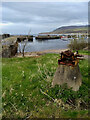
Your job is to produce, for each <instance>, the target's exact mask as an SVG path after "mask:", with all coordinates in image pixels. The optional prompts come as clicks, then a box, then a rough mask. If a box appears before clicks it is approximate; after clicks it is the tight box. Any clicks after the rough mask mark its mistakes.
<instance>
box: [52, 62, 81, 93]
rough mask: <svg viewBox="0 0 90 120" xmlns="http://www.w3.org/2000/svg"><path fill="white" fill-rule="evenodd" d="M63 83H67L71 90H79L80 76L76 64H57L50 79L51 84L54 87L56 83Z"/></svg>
mask: <svg viewBox="0 0 90 120" xmlns="http://www.w3.org/2000/svg"><path fill="white" fill-rule="evenodd" d="M65 83H67V86H68V88H72V90H73V91H78V90H79V87H80V86H81V84H82V76H81V73H80V69H79V65H78V64H77V65H76V66H74V67H72V66H68V65H59V66H58V68H57V70H56V73H55V75H54V79H53V81H52V86H53V87H54V86H55V85H56V84H58V85H63V84H65Z"/></svg>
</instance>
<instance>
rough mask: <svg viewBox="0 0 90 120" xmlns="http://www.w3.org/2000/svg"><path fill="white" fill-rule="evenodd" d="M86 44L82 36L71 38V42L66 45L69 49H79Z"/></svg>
mask: <svg viewBox="0 0 90 120" xmlns="http://www.w3.org/2000/svg"><path fill="white" fill-rule="evenodd" d="M87 46H88V43H87V42H86V41H85V40H84V39H83V38H82V39H76V38H74V39H73V40H71V43H70V44H69V45H68V47H69V48H70V49H71V50H81V49H83V48H85V47H87Z"/></svg>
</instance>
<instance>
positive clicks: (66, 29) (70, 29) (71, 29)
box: [40, 25, 88, 34]
mask: <svg viewBox="0 0 90 120" xmlns="http://www.w3.org/2000/svg"><path fill="white" fill-rule="evenodd" d="M87 31H88V26H87V25H85V26H63V27H59V28H57V29H55V30H53V31H51V32H45V33H40V34H65V33H86V32H87Z"/></svg>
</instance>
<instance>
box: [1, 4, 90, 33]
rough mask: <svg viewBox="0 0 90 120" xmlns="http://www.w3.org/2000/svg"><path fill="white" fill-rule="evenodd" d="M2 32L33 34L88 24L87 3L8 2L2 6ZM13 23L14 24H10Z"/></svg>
mask: <svg viewBox="0 0 90 120" xmlns="http://www.w3.org/2000/svg"><path fill="white" fill-rule="evenodd" d="M2 21H3V23H6V24H8V23H9V24H8V25H6V26H5V25H4V27H3V29H2V31H3V32H10V33H16V34H17V33H23V31H24V33H27V32H28V29H30V28H31V29H32V33H39V32H44V31H45V32H46V31H51V30H54V29H56V28H58V27H59V26H63V25H79V24H83V23H84V24H86V23H87V22H88V3H87V2H84V3H83V2H80V3H77V2H69V3H66V2H60V3H59V2H50V3H48V2H44V3H42V2H6V3H3V4H2ZM10 23H12V24H10Z"/></svg>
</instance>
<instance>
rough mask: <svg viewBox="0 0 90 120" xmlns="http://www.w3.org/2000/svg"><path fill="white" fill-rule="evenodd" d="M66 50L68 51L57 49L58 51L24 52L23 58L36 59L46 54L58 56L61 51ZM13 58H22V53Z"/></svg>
mask: <svg viewBox="0 0 90 120" xmlns="http://www.w3.org/2000/svg"><path fill="white" fill-rule="evenodd" d="M66 50H69V49H58V50H56V49H52V50H43V51H36V52H25V57H37V56H40V55H44V54H47V53H56V54H59V53H61V52H62V51H66ZM15 57H22V53H18V54H16V55H15Z"/></svg>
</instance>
